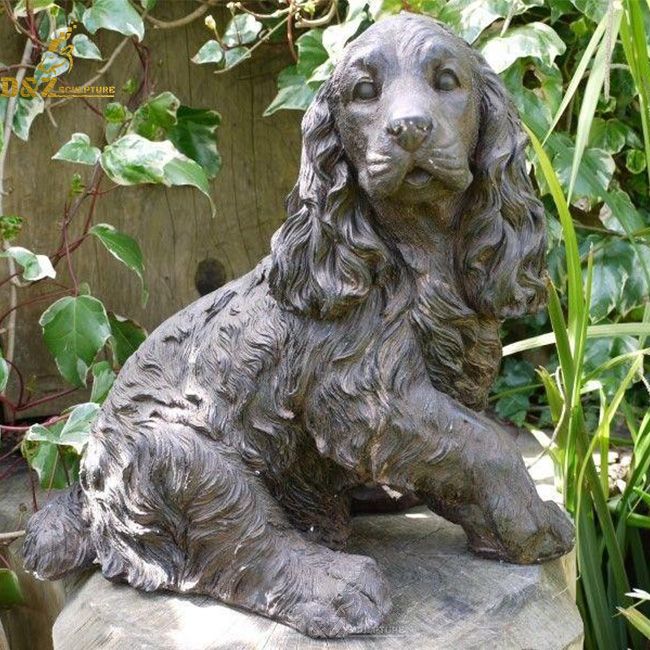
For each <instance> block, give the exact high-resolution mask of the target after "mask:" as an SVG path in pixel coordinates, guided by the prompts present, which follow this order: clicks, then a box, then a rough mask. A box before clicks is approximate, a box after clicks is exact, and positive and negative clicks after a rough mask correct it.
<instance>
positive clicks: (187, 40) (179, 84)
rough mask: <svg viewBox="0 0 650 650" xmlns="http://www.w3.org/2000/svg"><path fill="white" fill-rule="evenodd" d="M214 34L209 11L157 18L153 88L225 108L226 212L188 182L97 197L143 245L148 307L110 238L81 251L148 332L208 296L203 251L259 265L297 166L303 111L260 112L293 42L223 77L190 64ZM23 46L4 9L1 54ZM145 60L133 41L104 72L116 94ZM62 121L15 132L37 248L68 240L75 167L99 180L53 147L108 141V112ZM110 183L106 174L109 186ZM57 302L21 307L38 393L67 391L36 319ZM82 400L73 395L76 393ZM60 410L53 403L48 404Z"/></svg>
mask: <svg viewBox="0 0 650 650" xmlns="http://www.w3.org/2000/svg"><path fill="white" fill-rule="evenodd" d="M195 7H196V4H195V3H194V2H191V1H187V2H186V1H183V0H179V1H171V0H159V2H158V5H157V7H156V10H155V12H154V13H155V15H156V16H157V17H159V18H161V19H166V20H170V19H174V18H179V17H182V16H184V15H186V14H187V13H189V12H190V11H191V10H192V9H193V8H195ZM212 13H213V15H214V16H215V19H216V20H217V23H218V25H219V26H220V27H221V29H222V30H223V27H224V25H225V23H226V21H227V19H228V16H229V12H228V11H227V10H226V9H216V10H215V11H213V12H212ZM222 33H223V32H222ZM208 38H210V32H209V31H208V30H207V28H206V27H205V26H204V24H203V20H202V19H199V20H197V21H195V22H194V23H192V24H190V25H188V26H185V27H181V28H177V29H169V30H164V29H153V28H152V26H151V25H148V26H147V33H146V37H145V41H144V43H145V45H147V47H148V48H149V50H150V53H151V76H152V78H153V80H154V84H155V85H154V92H161V91H163V90H170V91H172V92H173V93H174V94H175V95H176V96H177V97H179V99H180V100H181V102H182V103H184V104H188V105H190V106H192V107H203V108H213V109H216V110H218V111H219V112H220V113H221V115H222V118H223V119H222V126H221V127H220V129H219V150H220V152H221V154H222V157H223V167H222V170H221V172H220V173H219V175H218V176H217V178H216V179H215V180H214V181H213V182H212V183H211V192H212V196H213V198H214V201H215V204H216V206H217V216H216V218H215V219H211V218H210V208H209V204H208V201H207V200H206V199H205V197H204V196H203V195H202V194H200V193H199V192H198V191H196V190H193V189H189V188H164V187H153V186H147V187H144V186H141V187H137V188H133V187H130V188H118V189H116V190H115V191H112V192H110V193H109V194H107V195H106V196H105V197H102V198H101V199H100V200H99V202H98V208H97V215H96V218H95V223H100V222H106V223H110V224H113V225H114V226H115V227H116V228H118V229H119V230H122V231H124V232H126V233H128V234H130V235H132V236H134V237H135V238H136V239H137V240H138V242H139V243H140V245H141V247H142V249H143V253H144V258H145V264H146V281H147V285H148V287H149V290H150V298H149V302H148V304H147V305H146V307H143V306H142V305H141V304H140V286H139V283H138V280H137V278H136V276H135V275H134V274H132V273H131V272H129V271H128V270H127V269H125V268H124V267H122V265H121V264H120V263H119V262H118V261H117V260H114V259H113V258H111V257H110V255H109V254H108V253H107V251H106V250H105V249H103V248H102V246H101V245H100V244H98V243H96V242H94V241H89V242H86V243H84V245H83V247H82V248H81V249H80V250H79V251H78V252H77V253H76V254H75V257H74V259H75V267H74V269H75V273H76V275H77V277H78V278H79V280H81V281H86V282H88V284H89V285H90V289H91V291H92V294H93V295H95V296H97V297H99V298H101V300H103V301H104V303H105V304H106V306H107V308H108V309H110V310H113V311H115V312H117V313H119V314H123V315H126V316H129V317H131V318H134V319H136V320H137V321H139V322H140V323H142V324H143V325H144V326H145V327H146V328H147V329H148V330H149V331H151V330H152V329H153V328H154V327H155V326H156V325H158V324H159V323H160V322H161V321H162V320H164V319H165V318H167V317H168V316H170V315H171V314H173V313H175V312H176V311H178V310H179V309H180V308H181V307H183V306H184V305H186V304H188V303H190V302H191V301H193V300H194V299H196V298H197V297H198V293H197V291H196V288H195V286H194V276H195V273H196V268H197V264H198V263H199V262H200V261H201V260H203V259H205V258H208V257H212V258H216V259H218V260H219V261H220V262H221V263H222V264H223V265H224V266H225V269H226V273H227V278H228V279H232V278H234V277H237V276H239V275H241V274H242V273H244V272H246V271H247V270H249V269H250V268H252V267H253V266H254V265H255V264H256V262H257V261H258V260H259V259H260V258H261V257H262V256H263V255H264V254H265V253H266V252H267V251H268V249H269V242H270V238H271V235H272V234H273V232H274V231H275V230H276V228H277V227H278V225H279V224H280V223H281V221H282V219H283V218H284V209H283V206H284V199H285V196H286V194H287V193H288V192H289V190H290V189H291V186H292V185H293V183H294V181H295V178H296V174H297V170H298V163H299V156H300V128H299V127H300V119H301V114H300V113H298V112H288V111H282V112H280V113H276V114H275V115H273V116H270V117H262V113H263V112H264V109H265V108H266V106H267V105H268V104H269V102H270V101H271V100H272V99H273V97H274V95H275V92H276V89H275V78H276V76H277V72H278V71H279V70H281V69H282V68H283V67H284V66H286V65H288V64H289V63H291V59H290V56H289V54H288V50H287V47H286V44H285V43H277V44H269V45H265V46H262V47H260V48H259V49H258V50H257V51H256V52H255V53H254V56H253V59H252V60H251V61H248V62H245V63H243V64H242V65H240V66H239V67H238V68H236V69H234V70H232V71H231V72H228V73H226V74H221V75H215V74H214V73H213V70H214V67H213V66H209V65H206V66H199V65H196V64H194V63H192V62H191V61H190V58H191V57H192V56H193V55H194V54H195V53H196V52H197V51H198V49H199V48H200V46H201V45H202V44H203V43H204V42H205V41H206V40H207V39H208ZM95 40H96V42H97V43H98V45H99V47H100V49H101V50H102V53H103V54H104V55H105V56H106V54H107V53H108V54H110V52H111V51H112V47H114V46H115V44H116V43H118V42H119V40H121V39H120V38H119V35H117V34H113V33H109V32H105V31H100V32H98V34H97V38H96V39H95ZM22 46H23V38H22V37H21V36H20V35H18V34H16V33H15V32H14V31H13V29H12V26H11V24H10V23H9V22H8V21H7V20H6V18H4V17H0V61H2V62H4V63H5V64H11V63H15V62H18V61H20V56H21V52H22ZM99 65H101V64H99ZM99 65H98V62H94V65H89V64H88V63H87V62H85V61H77V62H76V63H75V69H74V70H73V72H72V73H71V74H70V75H68V77H67V78H66V82H68V83H83V82H84V81H85V80H87V79H88V78H90V77H91V76H92V74H93V71H94V70H96V69H97V68H98V67H99ZM139 67H140V66H139V61H138V58H137V54H136V51H135V48H134V47H132V46H131V45H130V44H128V45H127V47H126V48H125V49H124V50H123V51H122V53H121V54H120V56H119V58H118V59H117V60H116V62H115V63H114V65H113V67H112V68H111V70H110V71H109V72H108V73H107V74H106V75H105V78H104V79H105V81H106V84H107V85H116V86H117V87H118V93H117V97H116V98H117V99H120V98H122V99H124V93H121V92H120V90H119V88H120V86H121V85H122V84H123V83H124V81H125V80H126V79H127V78H128V77H130V76H133V77H134V78H136V79H137V78H139V77H138V73H139ZM105 101H108V100H95V102H94V103H95V105H96V106H98V107H99V108H102V107H103V104H104V103H105ZM52 118H53V119H54V120H55V122H56V126H54V125H53V123H52V121H51V120H50V119H49V118H48V116H47V115H46V114H44V115H41V116H39V117H38V118H37V119H36V121H35V122H34V125H33V128H32V134H31V137H30V141H29V142H28V143H24V142H22V141H20V140H18V139H17V138H15V137H13V138H12V140H11V143H10V149H9V154H8V162H7V167H6V169H5V179H6V185H5V187H6V188H7V191H8V194H7V196H6V197H5V209H4V212H5V214H18V215H21V216H22V217H24V218H25V226H24V229H23V232H22V234H21V236H20V238H19V240H17V242H16V244H18V245H22V246H25V247H27V248H30V249H31V250H34V251H35V252H39V253H48V252H52V251H54V250H56V248H57V247H58V236H59V233H58V229H57V228H56V223H57V222H58V221H60V219H61V215H62V213H63V205H64V202H65V200H66V195H67V192H68V188H69V185H70V180H71V178H72V175H73V173H75V172H81V173H82V174H85V175H86V178H87V179H88V180H89V174H88V170H89V168H86V167H82V166H79V165H71V164H68V163H63V162H55V161H51V160H50V159H51V157H52V155H53V154H54V153H55V152H56V151H57V150H58V149H59V148H60V146H61V145H62V144H64V143H65V142H67V141H68V139H69V138H70V135H71V134H72V133H74V132H84V133H87V134H89V135H90V137H91V140H92V141H93V143H94V144H100V143H101V142H102V124H101V122H100V120H99V119H98V117H97V116H96V115H95V114H94V113H93V112H92V111H91V110H89V109H88V108H87V107H86V106H85V105H84V103H83V102H82V100H80V99H73V100H71V101H69V102H68V103H67V104H65V105H63V106H61V107H57V108H54V109H53V110H52ZM110 185H111V183H110V181H108V180H106V181H105V182H104V184H103V188H104V189H105V188H107V187H109V186H110ZM79 226H80V224H77V228H78V227H79ZM73 232H74V228H73ZM64 267H65V264H63V263H61V264H60V265H59V267H58V268H59V273H60V277H65V276H66V273H67V271H66V269H65V268H64ZM39 291H41V290H40V289H39V288H38V287H34V288H32V289H21V290H19V300H20V301H23V300H27V299H30V298H32V297H34V296H36V295H38V292H39ZM7 299H8V290H7V289H6V287H5V288H4V289H2V291H1V292H0V302H2V303H3V304H6V301H7ZM47 304H48V303H38V304H35V305H33V306H29V307H26V308H24V309H21V310H20V312H19V315H18V322H17V341H16V362H17V363H18V364H19V366H20V367H21V369H22V370H23V371H24V373H25V375H26V379H27V380H28V381H32V382H33V381H36V383H37V384H38V386H39V387H40V391H42V390H56V389H61V388H64V384H63V382H62V380H61V379H60V377H59V375H58V372H57V370H56V367H55V366H54V363H53V361H52V359H51V356H50V354H49V352H48V351H47V349H46V348H45V346H44V344H43V342H42V340H41V333H40V327H39V325H38V318H39V316H40V314H41V313H42V311H43V310H44V309H45V307H46V306H47ZM79 399H80V398H79V395H75V396H74V397H73V400H72V401H73V402H74V401H79ZM54 408H56V406H55V407H54ZM52 410H53V407H52V406H49V408H48V411H49V412H52Z"/></svg>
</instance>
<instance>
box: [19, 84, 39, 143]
mask: <svg viewBox="0 0 650 650" xmlns="http://www.w3.org/2000/svg"><path fill="white" fill-rule="evenodd" d="M44 110H45V102H44V101H43V98H42V97H41V96H40V95H36V96H34V97H33V98H31V99H27V98H25V97H19V98H18V101H17V102H16V112H15V113H14V119H13V122H12V125H11V129H12V131H13V132H14V133H15V134H16V135H17V136H18V137H19V138H20V139H21V140H24V141H25V142H27V140H28V139H29V130H30V129H31V128H32V122H33V121H34V119H35V118H36V117H37V116H38V115H40V114H41V113H42V112H43V111H44Z"/></svg>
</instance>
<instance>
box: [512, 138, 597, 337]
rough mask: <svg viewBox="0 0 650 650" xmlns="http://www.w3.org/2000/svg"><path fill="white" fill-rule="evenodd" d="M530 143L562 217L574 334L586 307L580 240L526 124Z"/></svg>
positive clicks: (554, 176)
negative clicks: (581, 313)
mask: <svg viewBox="0 0 650 650" xmlns="http://www.w3.org/2000/svg"><path fill="white" fill-rule="evenodd" d="M524 128H525V129H526V132H527V133H528V137H529V138H530V143H531V145H532V147H533V150H534V151H535V155H536V156H537V159H538V160H539V164H540V168H541V170H542V173H543V175H544V179H545V180H546V184H547V185H548V188H549V191H550V192H551V197H552V198H553V201H554V203H555V207H556V208H557V211H558V215H559V217H560V224H561V225H562V232H563V234H564V247H565V251H566V260H567V284H568V296H569V300H568V301H569V318H568V328H569V330H570V332H572V334H573V335H575V332H576V320H577V317H578V314H579V313H580V312H581V311H582V310H583V309H584V302H583V293H582V271H581V268H580V253H579V251H578V240H577V238H576V232H575V228H574V227H573V219H572V218H571V214H570V212H569V206H568V205H567V202H566V199H565V198H564V194H563V193H562V188H561V186H560V181H559V180H558V177H557V174H556V173H555V170H554V169H553V165H552V164H551V161H550V159H549V157H548V156H547V154H546V152H545V151H544V148H543V147H542V144H541V143H540V141H539V140H538V139H537V137H536V136H535V134H534V133H533V132H532V131H531V130H530V129H529V128H528V127H527V126H526V125H524Z"/></svg>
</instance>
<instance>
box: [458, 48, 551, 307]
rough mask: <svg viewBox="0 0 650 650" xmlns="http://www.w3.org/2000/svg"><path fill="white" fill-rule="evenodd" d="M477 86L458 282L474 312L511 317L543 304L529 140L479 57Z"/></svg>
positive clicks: (540, 220) (538, 210) (541, 222)
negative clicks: (475, 140) (478, 107)
mask: <svg viewBox="0 0 650 650" xmlns="http://www.w3.org/2000/svg"><path fill="white" fill-rule="evenodd" d="M475 56H476V58H477V61H478V72H477V76H478V83H480V84H482V85H483V90H482V96H481V118H480V119H481V123H480V130H479V138H478V143H477V146H476V149H475V154H474V170H473V171H474V181H473V183H472V185H471V186H470V187H469V189H468V191H467V195H466V196H467V206H466V209H465V210H463V214H462V215H461V217H460V219H461V221H460V224H459V229H460V232H461V237H460V238H459V249H458V251H457V255H456V259H457V264H458V269H457V272H458V276H459V277H460V278H461V282H462V283H463V285H464V289H465V294H466V296H467V300H468V303H469V304H470V305H471V306H472V307H473V308H474V309H475V310H476V311H477V312H478V313H480V314H486V315H490V316H494V317H496V318H498V319H503V318H513V317H517V316H521V315H523V314H526V313H531V312H533V311H536V310H537V309H539V308H540V307H541V306H542V305H543V304H544V303H545V301H546V287H545V252H546V222H545V218H544V208H543V206H542V204H541V202H540V201H539V200H538V199H537V198H536V197H535V194H534V190H533V187H532V185H531V182H530V178H529V177H528V174H527V173H526V159H525V147H526V143H527V138H526V136H525V134H524V132H523V129H522V127H521V123H520V121H519V117H518V115H517V112H516V109H515V107H514V106H513V104H512V102H511V100H510V98H509V97H508V95H507V93H506V90H505V88H504V86H503V83H502V82H501V80H500V79H499V77H498V76H497V75H496V74H495V73H494V72H493V70H492V69H491V68H490V67H489V66H488V64H487V63H486V62H485V60H484V59H483V58H482V57H481V56H480V55H478V54H476V55H475Z"/></svg>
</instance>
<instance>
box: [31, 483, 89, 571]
mask: <svg viewBox="0 0 650 650" xmlns="http://www.w3.org/2000/svg"><path fill="white" fill-rule="evenodd" d="M85 501H86V497H85V495H84V493H83V491H82V490H81V486H80V485H79V484H78V483H75V484H74V485H73V486H72V487H71V488H70V489H69V490H67V491H66V492H64V493H63V494H60V495H59V496H57V497H55V498H54V499H52V500H51V501H50V502H49V503H48V504H47V505H46V506H45V507H44V508H42V509H41V510H39V511H38V512H37V513H35V514H34V515H32V517H31V519H30V520H29V522H28V524H27V531H26V534H25V542H24V544H23V555H24V562H25V568H26V569H27V571H30V572H32V573H33V574H34V575H36V577H38V578H41V579H47V580H57V579H58V578H62V577H63V576H65V575H66V574H68V573H71V572H73V571H78V570H80V569H84V568H88V567H90V566H91V565H92V564H93V560H94V559H95V549H94V548H93V545H92V542H91V540H90V530H89V525H88V522H87V520H86V517H85V510H86V508H85Z"/></svg>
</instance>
